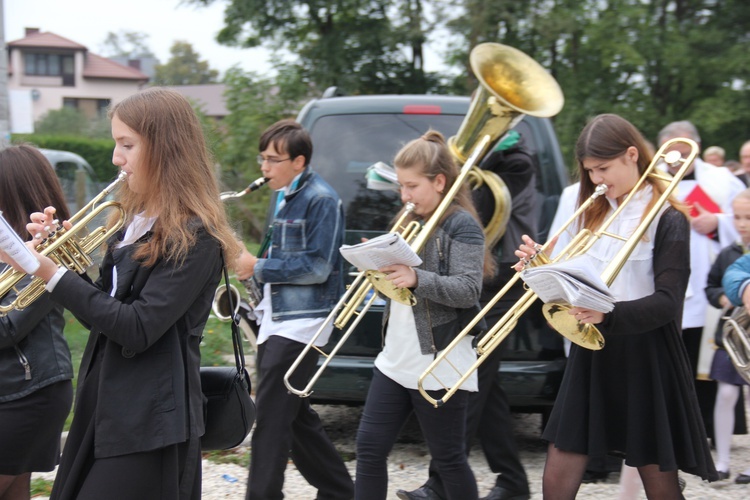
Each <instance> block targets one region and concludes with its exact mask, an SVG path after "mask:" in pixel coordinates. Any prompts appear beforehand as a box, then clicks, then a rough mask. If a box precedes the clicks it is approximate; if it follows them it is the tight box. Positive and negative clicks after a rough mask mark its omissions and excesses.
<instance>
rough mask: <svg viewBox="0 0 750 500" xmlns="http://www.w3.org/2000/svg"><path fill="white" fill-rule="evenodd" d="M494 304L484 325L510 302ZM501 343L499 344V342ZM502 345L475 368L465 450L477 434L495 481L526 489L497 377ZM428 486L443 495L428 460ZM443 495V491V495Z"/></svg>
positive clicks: (498, 483)
mask: <svg viewBox="0 0 750 500" xmlns="http://www.w3.org/2000/svg"><path fill="white" fill-rule="evenodd" d="M500 304H502V305H505V307H502V305H500V306H498V307H496V308H495V309H494V310H493V311H491V312H490V313H488V314H487V316H486V317H485V320H486V321H487V327H488V328H491V327H492V326H493V325H495V323H497V321H498V320H499V319H500V318H501V317H502V315H503V314H505V311H506V310H507V308H508V307H510V306H511V305H512V304H510V305H508V304H504V303H502V302H501V303H500ZM501 347H502V344H501ZM501 347H498V348H496V349H495V350H494V351H493V352H492V354H490V356H489V357H488V358H487V359H486V360H485V361H484V363H482V364H481V365H480V366H479V368H478V369H477V376H478V388H479V390H478V391H477V392H471V393H469V407H468V411H467V421H466V454H467V455H468V454H469V452H470V451H471V445H472V442H473V440H474V438H475V437H476V438H478V440H479V443H480V444H481V446H482V451H483V452H484V456H485V458H486V459H487V464H488V465H489V466H490V470H492V472H494V473H495V474H498V476H497V479H496V480H495V484H496V485H497V486H501V487H503V488H505V489H507V490H510V491H517V492H526V491H529V480H528V478H527V477H526V471H525V470H524V468H523V464H522V463H521V460H520V459H519V457H518V447H517V446H516V440H515V437H514V435H513V421H512V418H511V413H510V404H509V403H508V396H507V395H506V394H505V391H504V390H503V388H502V386H501V385H500V382H499V380H498V377H497V372H498V370H499V369H500V360H501V358H502V352H501ZM427 484H428V485H430V487H431V488H432V489H433V490H435V491H437V492H438V493H439V494H441V495H443V488H442V484H441V480H440V477H439V475H438V474H437V471H436V469H435V467H434V465H433V463H432V462H430V479H429V481H428V482H427ZM443 496H444V495H443Z"/></svg>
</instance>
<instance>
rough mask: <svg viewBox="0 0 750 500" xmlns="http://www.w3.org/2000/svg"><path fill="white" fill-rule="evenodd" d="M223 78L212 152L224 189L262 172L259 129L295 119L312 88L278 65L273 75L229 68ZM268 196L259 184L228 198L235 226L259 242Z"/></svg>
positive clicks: (238, 185)
mask: <svg viewBox="0 0 750 500" xmlns="http://www.w3.org/2000/svg"><path fill="white" fill-rule="evenodd" d="M224 83H225V84H226V86H227V90H226V92H225V98H226V106H227V109H228V110H229V114H228V115H227V116H226V117H225V118H224V120H223V121H222V123H221V124H220V127H221V130H222V132H223V134H222V137H223V138H222V140H221V141H220V142H216V143H214V155H215V157H216V159H217V160H218V162H219V163H220V165H221V172H222V180H223V182H224V184H225V188H226V189H227V190H231V191H238V190H241V189H243V188H245V187H246V186H247V185H248V184H249V183H250V182H252V181H254V180H256V179H258V178H259V177H261V173H260V166H259V165H258V164H257V162H256V160H255V158H256V156H257V155H258V152H259V151H258V140H259V139H260V135H261V134H262V133H263V131H264V130H265V129H266V128H268V126H270V125H271V124H273V123H274V122H276V121H278V120H280V119H282V118H294V116H295V115H296V113H297V110H299V108H300V107H301V106H302V104H303V103H304V102H306V101H307V100H309V99H310V98H311V97H312V93H311V90H310V87H309V86H308V85H307V83H306V82H304V81H301V80H300V79H299V73H298V72H297V71H296V70H295V68H293V67H283V66H281V67H280V71H279V74H278V76H277V77H276V78H273V79H270V78H264V77H260V76H258V75H257V74H255V73H252V72H244V71H242V70H240V69H238V68H232V69H230V70H229V71H227V74H226V75H225V77H224ZM268 196H269V192H268V190H266V189H262V190H259V191H256V192H254V193H252V195H248V196H244V197H242V198H239V199H235V200H232V201H229V202H227V210H228V213H229V214H230V217H232V219H233V220H235V221H241V222H238V224H239V226H240V227H238V230H240V231H241V232H242V234H243V236H245V237H246V238H249V239H252V240H256V241H257V240H258V239H259V238H260V237H261V236H262V234H263V231H264V228H263V221H264V219H265V210H266V208H267V206H268V199H269V198H268Z"/></svg>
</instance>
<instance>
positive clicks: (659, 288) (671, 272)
mask: <svg viewBox="0 0 750 500" xmlns="http://www.w3.org/2000/svg"><path fill="white" fill-rule="evenodd" d="M658 224H659V225H658V226H657V230H656V241H655V242H654V293H653V294H651V295H647V296H645V297H641V298H640V299H635V300H627V301H622V302H617V303H616V304H615V308H614V310H613V311H612V312H611V313H608V314H606V315H605V317H604V321H603V322H602V323H601V324H600V325H598V326H599V327H600V328H601V330H602V332H603V333H605V334H612V335H624V334H636V333H644V332H648V331H651V330H655V329H657V328H660V327H662V326H665V325H666V324H668V323H670V322H673V321H676V322H677V324H678V325H679V324H680V321H681V318H682V308H683V303H684V300H685V291H686V290H687V285H688V279H689V277H690V225H689V223H688V221H687V219H686V218H685V216H684V215H683V214H682V213H680V212H678V211H677V210H675V209H674V208H671V207H670V208H668V209H667V210H666V211H665V212H664V214H663V215H662V216H661V218H660V219H659V222H658Z"/></svg>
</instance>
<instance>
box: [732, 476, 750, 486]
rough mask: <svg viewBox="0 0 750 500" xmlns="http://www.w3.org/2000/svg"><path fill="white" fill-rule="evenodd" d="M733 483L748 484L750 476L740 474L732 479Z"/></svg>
mask: <svg viewBox="0 0 750 500" xmlns="http://www.w3.org/2000/svg"><path fill="white" fill-rule="evenodd" d="M734 482H735V483H737V484H750V476H748V475H747V474H740V475H739V476H737V477H736V478H734Z"/></svg>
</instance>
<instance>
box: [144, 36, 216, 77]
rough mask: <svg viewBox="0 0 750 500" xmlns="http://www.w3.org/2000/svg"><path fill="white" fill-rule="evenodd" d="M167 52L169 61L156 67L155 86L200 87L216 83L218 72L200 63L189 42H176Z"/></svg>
mask: <svg viewBox="0 0 750 500" xmlns="http://www.w3.org/2000/svg"><path fill="white" fill-rule="evenodd" d="M169 52H170V54H171V57H170V58H169V61H167V62H166V63H165V64H157V65H156V76H155V77H154V84H155V85H201V84H204V83H215V82H216V81H217V78H218V77H219V72H218V71H217V70H215V69H211V68H210V67H209V65H208V61H201V60H200V54H198V53H197V52H196V51H195V50H194V49H193V46H192V45H191V44H190V43H189V42H184V41H176V42H174V44H172V48H171V49H169Z"/></svg>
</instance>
